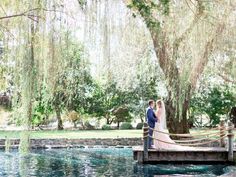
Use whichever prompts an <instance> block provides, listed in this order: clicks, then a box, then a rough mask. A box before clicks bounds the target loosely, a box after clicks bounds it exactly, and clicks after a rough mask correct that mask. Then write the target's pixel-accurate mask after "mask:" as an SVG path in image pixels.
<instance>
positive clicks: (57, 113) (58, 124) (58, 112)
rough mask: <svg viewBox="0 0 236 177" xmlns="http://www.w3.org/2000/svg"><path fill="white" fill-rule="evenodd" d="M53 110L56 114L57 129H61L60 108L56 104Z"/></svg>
mask: <svg viewBox="0 0 236 177" xmlns="http://www.w3.org/2000/svg"><path fill="white" fill-rule="evenodd" d="M55 111H56V116H57V129H58V130H63V124H62V119H61V111H60V108H58V106H55Z"/></svg>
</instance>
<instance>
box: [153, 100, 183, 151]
mask: <svg viewBox="0 0 236 177" xmlns="http://www.w3.org/2000/svg"><path fill="white" fill-rule="evenodd" d="M156 107H157V110H156V112H155V114H156V116H157V118H158V121H157V122H156V123H155V127H154V132H153V136H154V140H153V144H154V147H155V148H156V149H173V148H174V149H176V148H180V147H181V146H179V145H177V144H176V145H175V142H174V141H173V140H172V139H171V138H170V136H169V135H168V134H165V133H168V130H167V127H166V113H165V112H166V111H165V104H164V102H163V101H162V100H157V102H156ZM157 131H158V132H157ZM161 132H165V133H161ZM160 140H161V141H160ZM163 141H164V142H163ZM165 142H167V143H165Z"/></svg>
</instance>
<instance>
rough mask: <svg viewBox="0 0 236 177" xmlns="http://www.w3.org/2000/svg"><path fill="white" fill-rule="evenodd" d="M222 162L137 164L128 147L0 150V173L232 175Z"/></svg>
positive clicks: (125, 175)
mask: <svg viewBox="0 0 236 177" xmlns="http://www.w3.org/2000/svg"><path fill="white" fill-rule="evenodd" d="M235 171H236V167H234V166H226V165H138V164H137V163H136V162H134V161H133V159H132V150H131V149H129V148H124V149H118V148H83V149H82V148H80V149H51V150H35V151H32V152H31V153H30V154H29V155H27V156H24V157H21V156H20V155H19V153H18V152H17V151H14V152H11V153H5V152H3V151H1V152H0V176H1V177H5V176H7V177H9V176H14V177H15V176H16V177H17V176H21V177H25V176H27V177H28V176H30V177H33V176H39V177H43V176H48V177H57V176H58V177H60V176H114V177H115V176H124V177H128V176H147V177H149V176H155V175H157V176H158V175H164V176H197V177H198V176H203V177H204V176H207V177H211V176H220V175H224V176H236V173H234V174H233V172H235Z"/></svg>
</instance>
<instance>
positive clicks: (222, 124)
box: [220, 120, 225, 147]
mask: <svg viewBox="0 0 236 177" xmlns="http://www.w3.org/2000/svg"><path fill="white" fill-rule="evenodd" d="M224 136H225V122H224V121H223V120H222V121H220V138H221V139H220V147H225V138H222V137H224Z"/></svg>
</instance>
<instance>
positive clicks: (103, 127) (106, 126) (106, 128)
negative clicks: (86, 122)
mask: <svg viewBox="0 0 236 177" xmlns="http://www.w3.org/2000/svg"><path fill="white" fill-rule="evenodd" d="M102 130H112V128H111V126H110V125H108V124H105V125H103V126H102Z"/></svg>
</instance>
